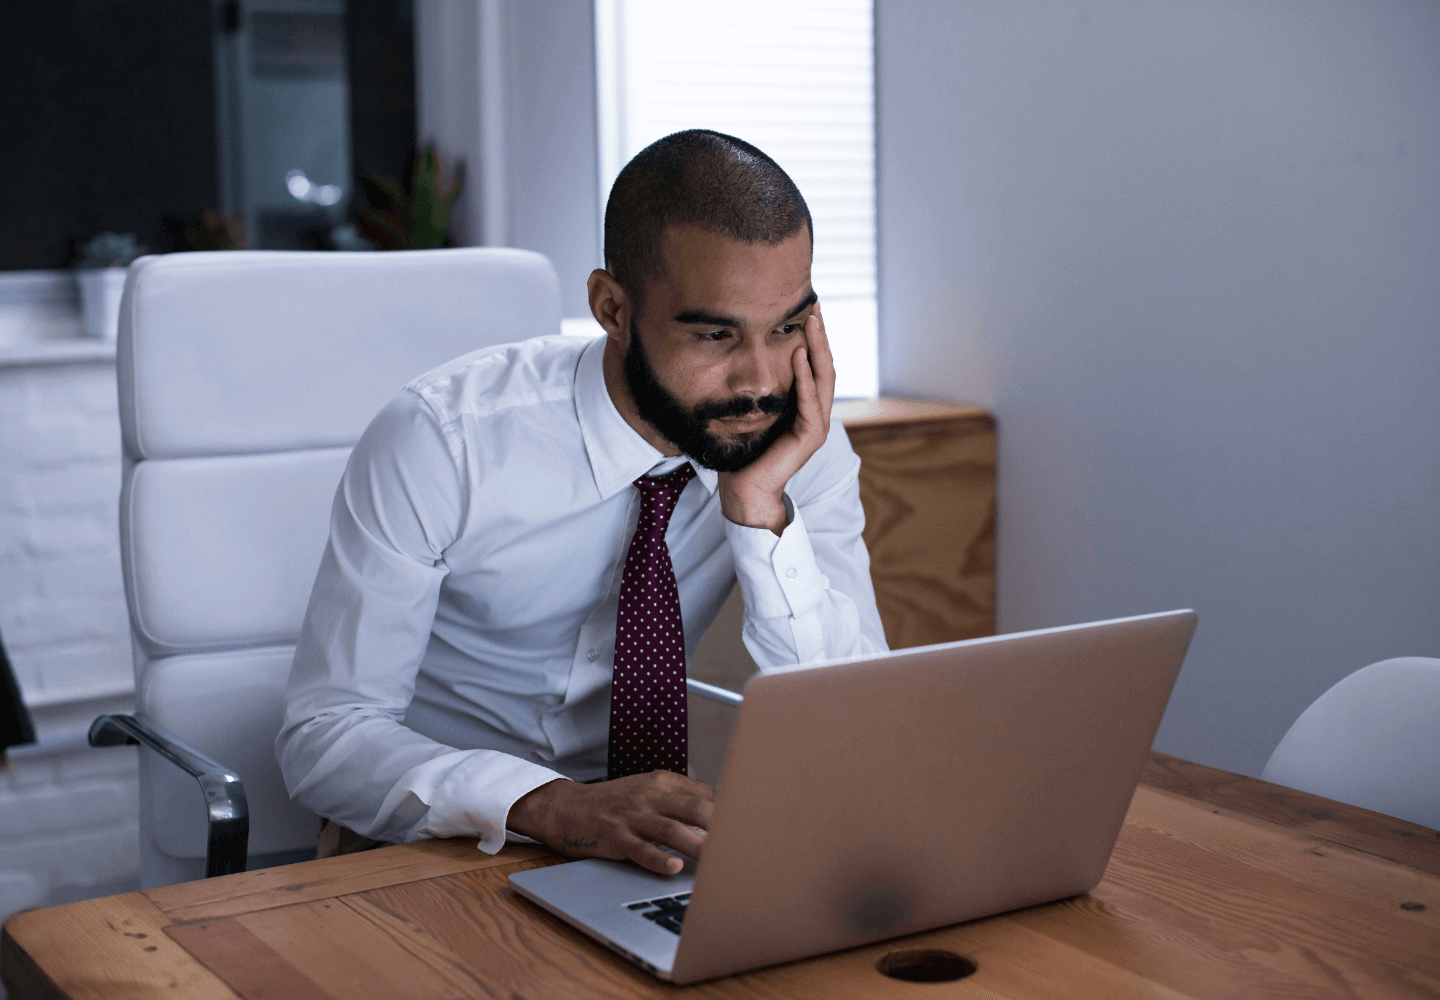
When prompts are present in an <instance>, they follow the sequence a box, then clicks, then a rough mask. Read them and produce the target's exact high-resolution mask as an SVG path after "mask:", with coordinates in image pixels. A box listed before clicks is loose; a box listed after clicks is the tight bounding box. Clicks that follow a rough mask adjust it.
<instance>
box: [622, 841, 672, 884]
mask: <svg viewBox="0 0 1440 1000" xmlns="http://www.w3.org/2000/svg"><path fill="white" fill-rule="evenodd" d="M625 856H626V857H627V858H629V859H630V860H631V861H633V862H635V863H636V864H637V865H639V866H640V867H641V868H644V869H646V870H647V871H652V872H655V873H656V874H657V875H678V874H680V869H681V868H684V867H685V862H684V861H682V860H680V859H679V858H677V857H676V856H675V855H673V854H671V853H670V852H668V851H662V850H661V849H660V848H658V847H656V846H655V845H654V844H652V843H650V842H649V841H646V840H641V839H640V838H639V837H636V838H635V839H634V840H633V841H632V842H631V843H630V844H629V849H628V850H627V851H626V852H625Z"/></svg>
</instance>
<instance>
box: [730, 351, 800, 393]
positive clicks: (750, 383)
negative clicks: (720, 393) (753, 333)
mask: <svg viewBox="0 0 1440 1000" xmlns="http://www.w3.org/2000/svg"><path fill="white" fill-rule="evenodd" d="M732 357H733V358H734V364H733V366H732V367H731V369H730V380H729V386H728V388H729V389H730V391H731V392H732V393H734V394H736V395H744V396H751V397H755V398H759V397H761V396H774V395H776V394H779V393H784V392H788V391H789V390H790V376H791V374H792V372H791V365H790V354H789V352H787V351H785V350H782V349H778V348H776V347H774V346H772V345H770V344H768V343H766V338H763V337H747V338H746V342H745V344H744V345H743V346H742V347H741V348H740V350H738V351H736V352H735V354H734V355H733V356H732Z"/></svg>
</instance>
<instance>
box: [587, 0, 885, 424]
mask: <svg viewBox="0 0 1440 1000" xmlns="http://www.w3.org/2000/svg"><path fill="white" fill-rule="evenodd" d="M595 16H596V33H595V37H596V45H597V49H598V52H597V59H596V65H597V68H598V72H599V81H598V85H599V86H598V94H599V112H600V175H601V176H600V187H601V206H602V211H603V206H604V200H605V198H606V197H608V195H609V193H610V185H611V184H612V183H613V182H614V180H615V176H616V175H617V174H618V173H619V172H620V168H621V167H622V166H624V165H625V163H626V162H627V161H628V160H629V159H630V157H632V156H634V155H635V154H636V153H638V152H639V151H640V150H641V149H643V148H645V146H647V145H649V144H650V143H651V142H654V141H655V140H656V139H658V138H660V137H661V136H664V135H668V134H669V133H671V132H676V131H679V130H681V129H687V128H711V129H715V130H716V131H719V132H726V133H729V134H731V135H735V136H738V137H740V138H742V139H745V140H746V141H747V142H752V143H754V144H755V145H756V146H759V147H760V148H761V149H763V150H764V151H765V152H766V153H768V154H769V155H770V156H772V157H773V158H774V159H775V161H776V162H777V163H779V164H780V166H782V167H784V168H785V171H786V172H787V173H789V174H790V176H791V177H792V178H794V180H795V183H796V184H797V185H799V187H800V191H801V193H803V194H804V195H805V200H806V202H807V203H808V204H809V206H810V212H811V215H812V216H813V217H814V220H815V263H814V270H813V276H814V282H815V290H816V292H818V293H819V295H820V298H821V300H822V302H823V304H824V310H825V328H826V331H827V332H828V333H829V336H830V343H831V347H832V349H833V350H834V353H835V359H836V369H837V382H836V394H837V395H839V396H872V395H875V393H876V391H877V388H878V383H879V374H878V360H877V357H876V337H875V331H876V311H875V111H874V106H875V87H874V66H873V54H874V39H873V17H872V5H871V2H870V0H763V2H748V0H725V2H723V3H721V2H716V0H597V2H596V5H595Z"/></svg>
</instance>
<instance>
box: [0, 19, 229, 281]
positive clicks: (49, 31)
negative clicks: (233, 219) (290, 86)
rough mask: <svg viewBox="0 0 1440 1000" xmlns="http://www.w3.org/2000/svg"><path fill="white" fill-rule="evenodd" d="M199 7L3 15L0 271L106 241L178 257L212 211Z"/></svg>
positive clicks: (206, 62)
mask: <svg viewBox="0 0 1440 1000" xmlns="http://www.w3.org/2000/svg"><path fill="white" fill-rule="evenodd" d="M215 155H216V154H215V109H214V83H213V71H212V60H211V51H210V6H209V4H208V3H207V2H205V0H144V2H134V0H45V2H43V3H30V2H25V3H7V4H4V13H3V14H0V269H17V268H50V267H61V266H64V265H65V264H66V263H68V262H69V261H70V260H71V259H72V257H73V256H74V254H75V248H76V246H77V245H78V244H80V243H83V242H84V241H85V240H87V239H89V238H90V237H91V236H94V235H95V234H96V233H98V232H101V231H102V230H107V229H109V230H114V231H116V232H133V233H135V234H136V235H137V236H139V238H140V242H142V243H145V244H148V245H149V246H150V247H151V248H152V249H154V250H157V251H166V250H178V249H181V246H180V245H179V244H180V242H181V241H182V240H183V229H181V230H179V231H177V227H176V225H175V222H173V221H172V222H171V223H169V224H168V225H167V222H166V219H167V218H168V219H171V220H186V221H188V220H191V219H193V218H194V217H196V216H198V215H199V214H200V212H201V211H203V210H204V209H206V208H209V207H213V206H214V205H215V204H216V200H217V193H216V163H215Z"/></svg>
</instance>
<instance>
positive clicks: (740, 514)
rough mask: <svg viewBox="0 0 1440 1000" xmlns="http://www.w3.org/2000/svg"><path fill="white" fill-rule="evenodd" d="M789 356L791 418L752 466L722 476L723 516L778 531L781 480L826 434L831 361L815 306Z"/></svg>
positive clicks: (831, 395)
mask: <svg viewBox="0 0 1440 1000" xmlns="http://www.w3.org/2000/svg"><path fill="white" fill-rule="evenodd" d="M790 360H791V364H792V365H793V366H794V371H795V399H796V405H797V413H796V415H795V422H794V423H793V424H791V425H790V428H789V429H788V430H787V431H786V432H785V433H784V434H782V435H780V437H778V438H776V439H775V443H774V444H772V445H771V446H770V447H769V448H768V449H766V451H765V454H763V455H761V456H760V457H759V458H758V459H757V460H756V461H755V462H754V463H753V464H752V465H749V466H747V467H746V468H744V469H741V470H740V471H739V472H725V473H721V475H720V506H721V509H722V510H723V511H724V513H725V516H726V518H728V519H729V520H731V521H733V522H734V523H736V524H743V525H746V526H747V527H751V528H769V529H770V530H771V531H773V532H774V533H775V534H777V535H778V534H780V533H781V532H783V531H784V530H785V525H786V523H787V521H788V519H787V516H786V513H785V501H784V499H783V496H784V492H785V484H786V483H788V482H789V481H790V477H791V476H793V475H795V473H797V472H799V471H800V468H801V467H802V466H803V465H804V464H805V463H806V462H808V461H809V460H810V456H811V455H813V454H815V452H816V451H818V450H819V448H820V446H821V445H822V444H824V443H825V437H826V435H828V434H829V433H830V407H831V405H832V404H833V403H834V401H835V361H834V359H833V358H832V357H831V355H830V342H829V340H827V339H826V337H825V320H824V318H823V317H822V316H821V315H820V306H819V304H816V306H815V308H814V310H813V311H812V312H811V314H810V316H809V317H808V318H806V320H805V345H804V346H803V347H797V348H796V349H795V352H794V353H793V354H792V355H791V359H790Z"/></svg>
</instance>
